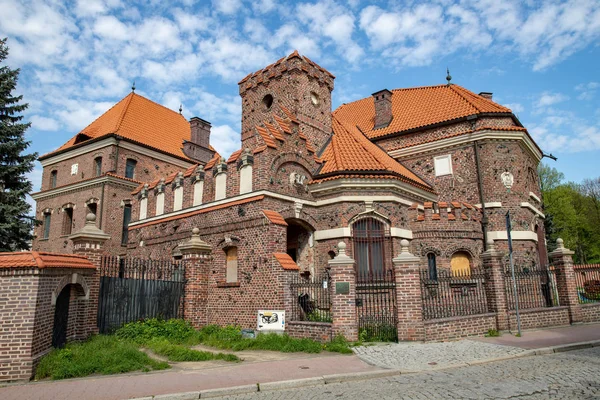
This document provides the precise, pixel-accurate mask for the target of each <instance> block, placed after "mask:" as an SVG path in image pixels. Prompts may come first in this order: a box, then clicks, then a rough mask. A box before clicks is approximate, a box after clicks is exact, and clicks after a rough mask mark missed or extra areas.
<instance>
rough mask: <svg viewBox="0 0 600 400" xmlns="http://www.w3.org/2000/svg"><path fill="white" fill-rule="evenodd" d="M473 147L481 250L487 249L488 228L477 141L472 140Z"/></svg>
mask: <svg viewBox="0 0 600 400" xmlns="http://www.w3.org/2000/svg"><path fill="white" fill-rule="evenodd" d="M473 149H474V151H475V167H476V169H477V184H478V185H479V201H480V202H481V212H482V214H483V215H482V218H481V230H482V231H483V250H484V251H486V250H487V230H488V218H487V212H486V209H485V198H484V197H483V182H482V179H481V164H480V162H479V147H478V146H477V141H475V142H473Z"/></svg>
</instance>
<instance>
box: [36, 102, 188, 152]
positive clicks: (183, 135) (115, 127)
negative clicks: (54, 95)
mask: <svg viewBox="0 0 600 400" xmlns="http://www.w3.org/2000/svg"><path fill="white" fill-rule="evenodd" d="M113 134H114V135H119V136H121V137H123V138H125V139H128V140H130V141H132V142H136V143H140V144H142V145H145V146H149V147H152V148H154V149H156V150H159V151H162V152H165V153H168V154H170V155H173V156H176V157H179V158H185V159H188V157H187V156H186V155H185V154H184V153H183V150H182V147H183V141H184V140H187V141H189V140H190V137H191V130H190V124H189V122H188V121H187V120H186V119H185V117H183V116H182V115H181V114H179V113H178V112H176V111H173V110H170V109H168V108H166V107H164V106H162V105H160V104H158V103H155V102H153V101H151V100H149V99H147V98H145V97H143V96H140V95H139V94H136V93H134V92H131V93H130V94H128V95H127V96H126V97H125V98H123V99H122V100H121V101H119V102H118V103H117V104H115V105H114V106H113V107H111V108H110V109H109V110H108V111H106V112H105V113H104V114H102V115H101V116H100V117H98V118H97V119H96V120H95V121H94V122H92V123H91V124H89V125H88V126H87V127H85V128H84V129H83V130H82V131H81V132H79V133H78V134H77V135H75V136H74V137H72V138H71V139H70V140H69V141H68V142H67V143H65V144H63V145H62V146H61V147H59V148H58V149H57V150H55V151H53V152H51V153H48V154H45V155H43V156H41V157H40V159H44V158H47V157H50V156H52V155H53V154H55V153H57V152H62V151H64V150H67V149H69V148H72V147H74V146H77V145H79V144H80V143H85V142H87V141H89V140H92V139H98V138H101V137H104V136H109V135H113Z"/></svg>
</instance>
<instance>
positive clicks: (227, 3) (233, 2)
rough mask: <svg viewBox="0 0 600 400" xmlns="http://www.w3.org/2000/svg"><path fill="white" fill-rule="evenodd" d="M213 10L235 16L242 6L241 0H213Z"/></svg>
mask: <svg viewBox="0 0 600 400" xmlns="http://www.w3.org/2000/svg"><path fill="white" fill-rule="evenodd" d="M212 4H213V8H215V9H216V10H217V11H219V12H221V13H223V14H228V15H230V14H233V13H235V12H236V11H237V10H239V9H240V7H241V6H242V2H241V0H213V3H212Z"/></svg>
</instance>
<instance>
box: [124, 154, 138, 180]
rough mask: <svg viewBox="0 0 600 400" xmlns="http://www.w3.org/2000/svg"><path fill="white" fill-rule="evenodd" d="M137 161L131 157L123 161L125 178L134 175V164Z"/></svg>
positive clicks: (131, 177)
mask: <svg viewBox="0 0 600 400" xmlns="http://www.w3.org/2000/svg"><path fill="white" fill-rule="evenodd" d="M136 165H137V161H135V160H134V159H132V158H128V159H127V162H126V163H125V178H129V179H133V178H134V176H135V166H136Z"/></svg>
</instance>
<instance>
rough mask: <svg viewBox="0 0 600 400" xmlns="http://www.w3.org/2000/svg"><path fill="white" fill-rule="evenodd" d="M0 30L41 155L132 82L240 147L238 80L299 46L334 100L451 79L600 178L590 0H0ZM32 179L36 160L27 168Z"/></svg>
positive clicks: (577, 172)
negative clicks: (486, 95)
mask: <svg viewBox="0 0 600 400" xmlns="http://www.w3.org/2000/svg"><path fill="white" fill-rule="evenodd" d="M0 10H2V11H1V12H0V37H8V39H9V40H8V44H9V47H10V55H9V59H8V63H9V65H11V66H12V67H20V68H21V77H20V82H19V87H18V90H19V92H20V93H21V94H23V95H24V96H25V98H24V100H25V101H26V102H28V103H29V106H30V107H29V110H28V111H27V113H26V114H25V117H26V119H27V120H29V121H31V122H32V127H31V128H30V129H29V130H28V131H27V137H28V138H29V139H30V140H31V141H32V146H31V150H32V151H37V152H38V153H40V154H44V153H47V152H49V151H51V150H53V149H55V148H57V147H59V146H60V145H61V144H63V143H64V142H65V141H67V140H68V139H69V138H70V137H72V136H73V135H74V134H76V133H77V132H78V131H80V130H81V129H83V128H84V127H85V126H86V125H88V124H89V123H90V122H92V121H93V120H94V119H95V118H96V117H97V116H99V115H100V114H101V113H102V112H104V111H106V110H107V109H108V108H109V107H110V106H112V105H113V104H114V103H116V102H117V101H119V100H120V99H121V98H123V97H124V96H126V95H127V94H128V93H129V92H130V90H131V83H132V82H133V81H134V80H135V82H136V88H137V89H136V92H137V93H140V94H142V95H144V96H146V97H148V98H150V99H152V100H154V101H157V102H159V103H161V104H163V105H165V106H167V107H170V108H172V109H173V110H177V109H178V108H179V104H183V114H184V115H185V116H186V117H188V118H189V117H192V116H199V117H201V118H204V119H206V120H209V121H210V122H211V123H212V125H213V130H212V136H211V143H212V144H213V146H214V147H215V148H216V149H217V150H218V151H219V152H220V153H221V154H222V155H224V156H227V155H228V154H230V153H231V152H232V151H234V150H236V149H237V148H239V138H240V133H239V132H240V118H241V115H240V114H241V104H240V98H239V96H238V88H237V82H238V81H239V80H240V79H242V78H243V77H244V76H246V75H247V74H248V73H250V72H254V71H255V70H257V69H259V68H262V67H264V66H266V65H268V64H270V63H271V62H273V61H275V60H277V59H279V58H280V57H282V56H284V55H286V54H288V53H290V52H291V51H293V50H294V49H298V50H299V51H300V52H301V53H302V54H305V55H307V56H309V57H310V58H311V59H312V60H313V61H315V62H317V63H319V64H320V65H321V66H323V67H325V68H327V69H328V70H329V71H331V72H332V73H333V74H334V75H336V77H337V79H336V81H335V86H336V88H335V90H334V92H333V105H334V107H337V106H338V105H340V104H342V103H344V102H349V101H353V100H357V99H359V98H363V97H367V96H370V94H371V93H373V92H375V91H378V90H380V89H383V88H387V89H394V88H401V87H413V86H424V85H435V84H440V83H445V76H446V67H449V68H450V73H451V75H452V77H453V80H452V82H453V83H457V84H459V85H462V86H464V87H466V88H467V89H470V90H472V91H474V92H476V93H478V92H481V91H488V92H493V93H494V100H495V101H497V102H499V103H501V104H503V105H506V106H508V107H510V108H512V110H513V111H514V112H515V114H517V115H518V117H519V119H520V120H521V122H522V123H523V124H524V125H525V126H526V127H527V128H528V129H529V132H530V133H531V134H532V136H533V137H534V138H535V139H536V141H537V142H538V144H539V145H540V147H541V148H542V149H543V150H544V151H546V152H551V153H553V154H554V155H555V156H557V157H558V162H553V161H548V160H547V159H546V160H545V162H548V163H549V164H550V165H552V166H555V167H556V168H558V169H559V170H560V171H562V172H564V173H565V175H566V178H567V179H568V180H573V181H581V180H582V179H584V178H588V177H597V176H599V175H600V167H599V163H598V159H599V158H600V101H599V100H600V67H599V65H600V45H599V43H600V40H599V39H600V2H598V1H594V0H582V1H566V2H564V1H563V2H559V1H546V2H535V1H524V2H522V1H497V0H472V1H470V0H465V1H459V2H453V1H446V0H440V1H433V2H417V1H415V2H410V1H408V2H400V1H389V2H385V1H379V2H364V1H360V0H345V1H344V0H337V1H336V0H318V1H307V2H293V1H275V0H255V1H243V0H221V1H218V0H214V1H212V2H211V1H194V0H184V1H181V2H177V1H170V2H164V1H156V0H155V1H121V0H79V1H60V0H34V1H27V0H22V1H15V0H0ZM30 177H31V179H32V180H33V182H34V190H38V189H39V185H40V178H41V166H40V165H39V164H37V165H36V169H35V170H34V171H33V173H32V174H31V175H30Z"/></svg>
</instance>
